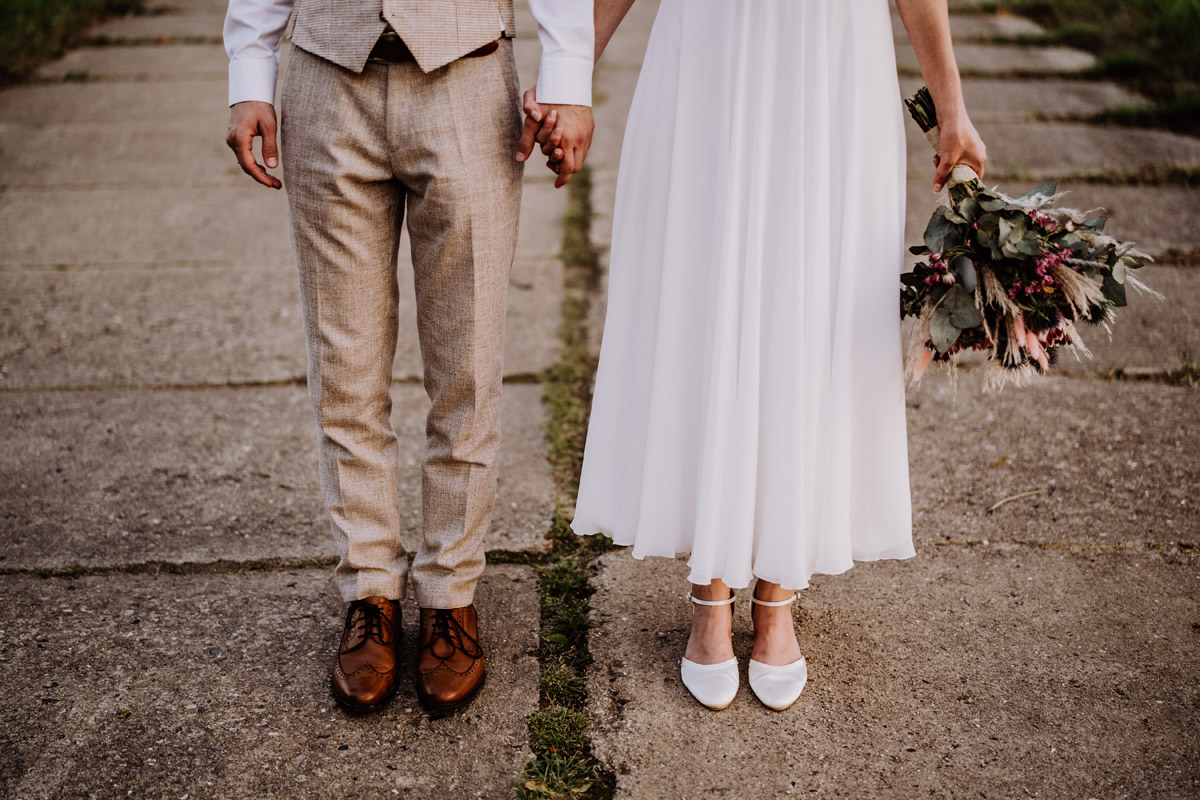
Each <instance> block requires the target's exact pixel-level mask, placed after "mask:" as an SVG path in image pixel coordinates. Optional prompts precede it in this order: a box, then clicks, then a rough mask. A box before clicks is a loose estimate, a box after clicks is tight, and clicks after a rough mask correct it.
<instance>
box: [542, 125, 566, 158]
mask: <svg viewBox="0 0 1200 800" xmlns="http://www.w3.org/2000/svg"><path fill="white" fill-rule="evenodd" d="M562 140H563V132H562V129H561V128H555V129H554V133H552V134H550V138H549V139H547V140H546V143H545V144H543V145H542V153H543V154H545V155H550V154H551V153H553V152H554V151H555V150H558V149H559V148H560V147H561V145H562ZM559 158H562V156H559Z"/></svg>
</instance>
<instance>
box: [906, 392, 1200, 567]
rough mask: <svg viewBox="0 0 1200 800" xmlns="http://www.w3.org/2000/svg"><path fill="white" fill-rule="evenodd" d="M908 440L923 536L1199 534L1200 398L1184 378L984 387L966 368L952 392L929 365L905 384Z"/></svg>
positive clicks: (1166, 537) (1056, 541)
mask: <svg viewBox="0 0 1200 800" xmlns="http://www.w3.org/2000/svg"><path fill="white" fill-rule="evenodd" d="M908 448H909V479H910V482H911V484H912V495H913V526H914V535H915V536H916V538H917V539H918V540H921V541H934V542H942V543H944V542H949V541H960V540H984V539H987V540H990V541H1024V542H1032V543H1035V544H1037V545H1038V546H1045V547H1058V546H1060V545H1061V544H1064V543H1065V544H1068V545H1070V546H1071V547H1078V548H1083V549H1089V548H1092V549H1097V548H1098V549H1100V550H1105V549H1111V548H1113V547H1123V548H1131V549H1139V548H1143V547H1167V548H1171V547H1177V546H1179V545H1178V542H1180V541H1184V542H1191V543H1192V544H1196V543H1197V537H1200V508H1197V500H1196V497H1195V491H1194V489H1195V487H1196V486H1197V485H1200V461H1198V460H1197V458H1196V453H1197V452H1200V403H1197V402H1196V393H1195V390H1194V389H1190V388H1188V387H1185V386H1163V385H1158V384H1149V383H1132V382H1119V381H1108V380H1101V379H1094V378H1071V377H1044V378H1042V379H1039V380H1038V381H1035V382H1032V383H1030V384H1029V385H1028V386H1011V385H1010V386H1007V387H1005V388H1004V390H1003V391H1001V392H998V393H991V394H983V392H982V375H981V370H978V369H974V370H970V371H968V370H963V371H962V372H961V373H960V376H959V385H958V391H957V394H956V393H955V391H954V386H953V383H952V381H951V380H950V379H949V377H948V376H947V375H946V374H945V373H944V372H942V371H941V370H937V371H932V370H931V371H930V372H929V373H927V374H926V377H925V379H923V380H922V382H921V384H920V386H919V387H917V388H915V389H909V391H908ZM1031 491H1036V492H1038V494H1036V495H1034V496H1030V497H1025V498H1023V499H1021V500H1017V501H1014V502H1010V503H1007V504H1005V505H1003V506H1001V507H1000V508H997V509H996V510H995V511H993V512H991V513H988V509H989V508H991V507H992V506H994V505H995V504H997V503H999V502H1000V501H1002V500H1004V499H1005V498H1008V497H1012V496H1014V495H1018V494H1022V493H1025V492H1031ZM1184 549H1187V548H1186V547H1185V548H1184Z"/></svg>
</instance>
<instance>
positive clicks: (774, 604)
mask: <svg viewBox="0 0 1200 800" xmlns="http://www.w3.org/2000/svg"><path fill="white" fill-rule="evenodd" d="M797 597H798V595H797V594H796V593H795V592H792V596H791V597H789V598H788V599H787V600H775V601H768V600H759V599H758V598H757V597H755V596H754V595H750V603H751V604H752V605H753V604H754V603H758V604H759V605H760V606H769V607H771V608H779V607H780V606H787V605H791V604H792V603H794V602H796V598H797Z"/></svg>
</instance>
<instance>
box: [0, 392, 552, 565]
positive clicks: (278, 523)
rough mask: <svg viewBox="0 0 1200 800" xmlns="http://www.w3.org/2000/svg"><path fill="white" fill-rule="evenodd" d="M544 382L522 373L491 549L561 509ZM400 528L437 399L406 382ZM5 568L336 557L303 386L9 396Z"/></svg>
mask: <svg viewBox="0 0 1200 800" xmlns="http://www.w3.org/2000/svg"><path fill="white" fill-rule="evenodd" d="M540 397H541V387H540V386H537V385H509V386H506V387H505V390H504V400H503V407H502V411H501V425H502V437H501V446H500V455H499V467H498V468H499V487H498V497H497V501H496V513H495V516H494V519H493V524H492V531H491V533H490V535H489V536H488V539H487V542H486V547H487V548H488V549H489V550H506V551H518V550H527V551H537V550H540V549H541V548H542V547H544V546H545V540H544V536H545V533H546V531H547V529H548V527H549V523H550V516H551V513H552V511H553V507H554V503H553V495H554V492H553V483H552V481H551V478H550V474H549V470H548V469H547V466H546V455H545V442H544V437H543V430H544V426H545V411H544V408H543V406H542V404H541V400H540ZM392 398H393V411H392V423H393V425H394V427H395V428H396V431H397V435H398V436H399V439H400V454H399V459H400V487H399V493H398V502H399V504H400V513H401V542H402V543H403V544H404V546H405V547H406V548H408V549H409V551H410V552H414V551H415V548H416V546H417V545H418V544H419V542H420V530H421V502H420V485H421V484H420V456H421V444H422V442H423V440H424V430H425V414H426V412H427V409H428V400H427V399H426V398H425V393H424V390H423V389H421V387H420V386H415V385H400V386H395V387H393V389H392ZM0 425H2V427H3V429H4V430H5V431H6V441H7V442H8V446H7V447H5V448H4V449H3V450H2V451H0V557H2V558H0V567H3V568H7V569H40V568H46V567H49V568H61V567H65V566H68V565H73V564H81V565H85V566H92V567H96V566H112V565H115V564H130V563H142V562H147V561H169V562H172V563H188V562H211V561H217V560H222V559H229V560H233V561H252V560H256V559H277V558H290V559H297V558H299V559H327V558H329V557H331V556H332V555H334V553H335V551H334V548H333V539H332V536H331V535H330V533H329V529H328V520H327V517H326V515H325V513H324V512H323V510H322V505H321V495H320V488H319V485H318V476H317V463H316V453H317V450H316V426H315V423H314V421H313V417H312V410H311V408H310V407H309V405H308V398H307V395H306V392H305V389H304V388H303V387H297V386H278V387H263V388H256V389H199V390H179V389H176V390H167V391H144V390H142V391H139V390H126V391H100V392H45V393H38V392H19V393H11V394H4V395H0Z"/></svg>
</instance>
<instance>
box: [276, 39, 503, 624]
mask: <svg viewBox="0 0 1200 800" xmlns="http://www.w3.org/2000/svg"><path fill="white" fill-rule="evenodd" d="M279 106H280V136H281V143H282V151H283V159H282V160H283V172H284V180H285V184H286V186H287V195H288V208H289V218H290V221H291V233H292V243H293V247H294V249H295V254H296V261H297V264H298V266H299V272H300V293H301V302H302V308H303V319H304V331H305V335H306V338H307V347H308V380H309V383H308V386H309V396H310V399H311V401H312V405H313V409H314V410H315V411H316V415H317V423H318V427H319V429H320V471H321V491H322V495H323V497H324V500H325V504H326V506H327V508H328V509H329V513H330V517H331V523H332V528H333V534H334V538H335V540H336V542H337V546H338V552H339V562H338V565H337V569H336V572H335V575H336V579H337V583H338V586H339V588H340V590H341V593H342V596H343V598H344V599H345V600H348V601H349V600H355V599H358V598H362V597H367V596H370V595H383V596H385V597H389V598H401V597H403V596H404V595H405V591H406V584H407V581H408V578H409V577H410V576H411V578H412V583H413V588H414V590H415V592H416V596H417V603H418V604H419V605H421V606H423V607H427V608H457V607H461V606H464V605H467V604H469V603H471V602H472V598H473V594H474V589H475V583H476V580H477V579H478V577H479V575H480V573H482V571H483V567H484V555H483V552H484V547H483V540H484V535H485V534H486V532H487V530H488V528H489V526H490V524H491V516H492V510H493V507H494V505H495V492H496V451H497V447H498V445H499V441H500V424H499V423H500V419H499V417H500V390H501V378H502V375H503V372H502V356H503V344H504V316H505V295H506V291H507V287H508V279H509V271H510V269H511V267H512V260H513V256H514V254H515V251H516V239H517V217H518V212H519V209H520V196H521V173H522V170H521V166H520V165H519V164H517V163H516V162H515V161H514V159H513V153H514V152H515V151H516V144H517V138H518V136H519V134H520V127H521V118H520V90H519V86H518V80H517V72H516V66H515V63H514V61H513V53H512V42H511V40H508V39H504V40H502V41H501V46H500V48H499V49H498V50H497V51H496V52H495V53H493V54H492V55H490V56H486V57H481V58H465V59H460V60H458V61H454V62H451V63H450V64H448V65H446V66H445V67H441V68H439V69H436V70H434V71H432V72H430V73H428V74H425V73H422V72H421V70H420V69H419V68H418V66H417V65H416V64H415V63H407V64H377V63H368V64H367V66H366V68H365V69H364V70H363V72H362V73H355V72H352V71H350V70H347V69H344V68H342V67H339V66H337V65H335V64H333V63H332V62H330V61H326V60H325V59H322V58H319V57H317V56H315V55H312V54H311V53H308V52H306V51H304V50H302V49H300V48H299V47H293V49H292V52H291V57H290V60H289V64H288V68H287V73H286V75H285V76H284V81H283V88H282V90H281V96H280V101H279ZM406 211H407V215H408V230H409V236H410V238H411V240H412V262H413V269H414V277H415V284H416V303H417V316H416V320H415V322H416V325H417V333H418V336H419V339H420V343H421V358H422V361H423V366H424V379H425V390H426V392H427V393H428V395H429V399H430V401H431V402H432V407H431V409H430V412H429V417H428V420H427V424H426V441H425V448H424V452H423V454H422V464H421V491H422V513H423V520H424V521H423V541H422V544H421V546H420V549H419V550H418V551H417V553H416V555H415V557H414V559H413V563H412V567H411V569H410V568H409V566H408V558H407V556H406V554H405V552H404V549H403V547H401V545H400V538H399V531H400V513H399V507H398V500H397V462H398V443H397V441H396V434H395V432H394V431H393V429H392V425H391V422H390V419H389V417H390V412H391V407H392V403H391V397H390V395H389V389H390V387H391V382H392V361H393V358H394V356H395V350H396V336H397V325H398V324H412V321H411V320H402V321H401V320H398V319H397V316H398V315H397V300H398V288H397V279H396V269H397V252H398V246H399V241H400V226H401V224H402V221H403V219H404V216H405V213H406Z"/></svg>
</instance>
